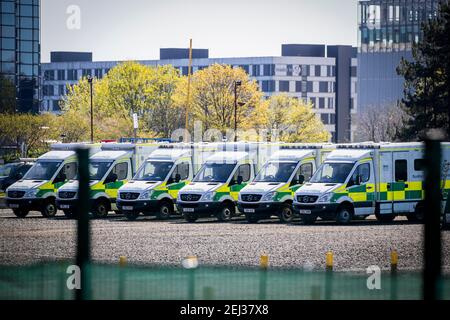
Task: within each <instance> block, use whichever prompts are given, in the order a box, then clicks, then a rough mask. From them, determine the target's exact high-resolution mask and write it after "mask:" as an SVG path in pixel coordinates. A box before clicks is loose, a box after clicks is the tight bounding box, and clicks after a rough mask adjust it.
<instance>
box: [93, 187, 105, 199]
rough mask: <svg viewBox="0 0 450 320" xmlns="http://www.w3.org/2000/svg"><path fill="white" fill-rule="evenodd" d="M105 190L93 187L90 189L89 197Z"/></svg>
mask: <svg viewBox="0 0 450 320" xmlns="http://www.w3.org/2000/svg"><path fill="white" fill-rule="evenodd" d="M102 192H105V189H95V190H91V197H94V196H95V195H96V194H97V193H102Z"/></svg>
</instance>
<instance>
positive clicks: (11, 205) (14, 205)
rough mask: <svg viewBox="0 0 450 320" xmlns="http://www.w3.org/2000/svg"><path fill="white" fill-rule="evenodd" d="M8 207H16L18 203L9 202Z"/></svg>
mask: <svg viewBox="0 0 450 320" xmlns="http://www.w3.org/2000/svg"><path fill="white" fill-rule="evenodd" d="M9 207H10V208H18V207H19V205H18V204H16V203H11V204H10V205H9Z"/></svg>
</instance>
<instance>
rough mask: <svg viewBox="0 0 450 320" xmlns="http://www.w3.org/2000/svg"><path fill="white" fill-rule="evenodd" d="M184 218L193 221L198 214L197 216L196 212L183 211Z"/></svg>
mask: <svg viewBox="0 0 450 320" xmlns="http://www.w3.org/2000/svg"><path fill="white" fill-rule="evenodd" d="M184 219H185V220H186V221H187V222H190V223H193V222H195V221H197V219H198V216H197V214H195V213H185V214H184Z"/></svg>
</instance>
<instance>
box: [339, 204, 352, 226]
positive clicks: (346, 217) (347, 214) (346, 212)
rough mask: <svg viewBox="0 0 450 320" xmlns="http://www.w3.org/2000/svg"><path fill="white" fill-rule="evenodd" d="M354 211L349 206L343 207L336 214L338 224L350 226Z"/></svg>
mask: <svg viewBox="0 0 450 320" xmlns="http://www.w3.org/2000/svg"><path fill="white" fill-rule="evenodd" d="M352 217H353V210H352V207H351V206H349V205H343V206H341V207H339V208H338V210H337V212H336V222H337V223H339V224H348V223H350V221H352Z"/></svg>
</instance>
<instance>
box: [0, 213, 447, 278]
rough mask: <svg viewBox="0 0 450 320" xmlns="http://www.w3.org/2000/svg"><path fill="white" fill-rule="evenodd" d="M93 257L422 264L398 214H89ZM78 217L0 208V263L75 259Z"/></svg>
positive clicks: (409, 227) (352, 266)
mask: <svg viewBox="0 0 450 320" xmlns="http://www.w3.org/2000/svg"><path fill="white" fill-rule="evenodd" d="M91 229H92V246H93V247H92V249H93V251H92V257H93V259H94V260H95V261H98V262H108V263H117V262H118V259H119V256H122V255H123V256H126V257H127V260H128V262H129V263H130V264H133V263H134V264H148V265H179V264H180V262H181V261H182V259H183V258H184V257H186V256H188V255H196V256H197V257H198V259H199V263H200V264H208V265H233V266H256V265H258V263H259V256H260V255H261V254H268V255H269V259H270V265H271V266H273V267H305V268H314V269H323V268H324V266H325V253H326V252H327V251H328V250H331V251H333V252H334V262H335V270H340V271H344V270H354V271H363V270H365V268H367V267H368V266H369V265H378V266H380V267H381V268H382V269H389V266H390V262H389V259H390V252H391V250H392V249H395V250H397V251H398V254H399V269H404V270H418V269H421V268H422V265H423V259H422V254H423V249H422V240H421V238H422V226H421V225H418V224H411V223H409V222H407V221H406V220H405V219H404V218H397V219H396V220H395V221H394V222H393V223H390V224H380V223H378V222H377V221H375V219H374V218H373V217H369V218H368V219H367V220H366V221H360V222H353V223H352V224H350V225H348V226H338V225H335V224H333V223H329V222H318V223H317V224H316V225H313V226H303V225H301V224H299V223H294V224H292V225H284V224H281V223H279V222H277V221H275V220H273V221H271V220H267V221H262V222H260V223H258V224H256V225H255V224H247V223H246V222H245V221H244V220H242V219H236V220H234V221H233V222H230V223H218V222H215V221H214V220H203V221H200V220H199V222H197V223H186V222H185V221H184V220H182V219H171V220H169V221H157V220H155V219H154V218H152V217H145V218H143V217H140V218H139V220H137V221H134V222H130V221H127V220H126V219H125V218H124V217H122V216H118V215H114V214H111V216H110V217H109V218H107V219H104V220H92V224H91ZM442 239H443V243H442V247H443V266H444V270H445V271H446V273H447V272H449V271H450V249H449V245H450V232H449V231H445V232H443V233H442ZM75 244H76V222H75V221H71V220H67V219H65V218H64V217H63V216H61V215H59V216H57V217H55V218H53V219H46V218H43V217H41V216H40V214H38V213H32V214H30V215H29V216H28V217H27V218H25V219H17V218H15V216H14V215H13V214H12V211H10V210H0V264H9V265H11V264H13V265H18V264H31V263H36V262H39V261H43V260H59V259H70V258H74V257H75Z"/></svg>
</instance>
